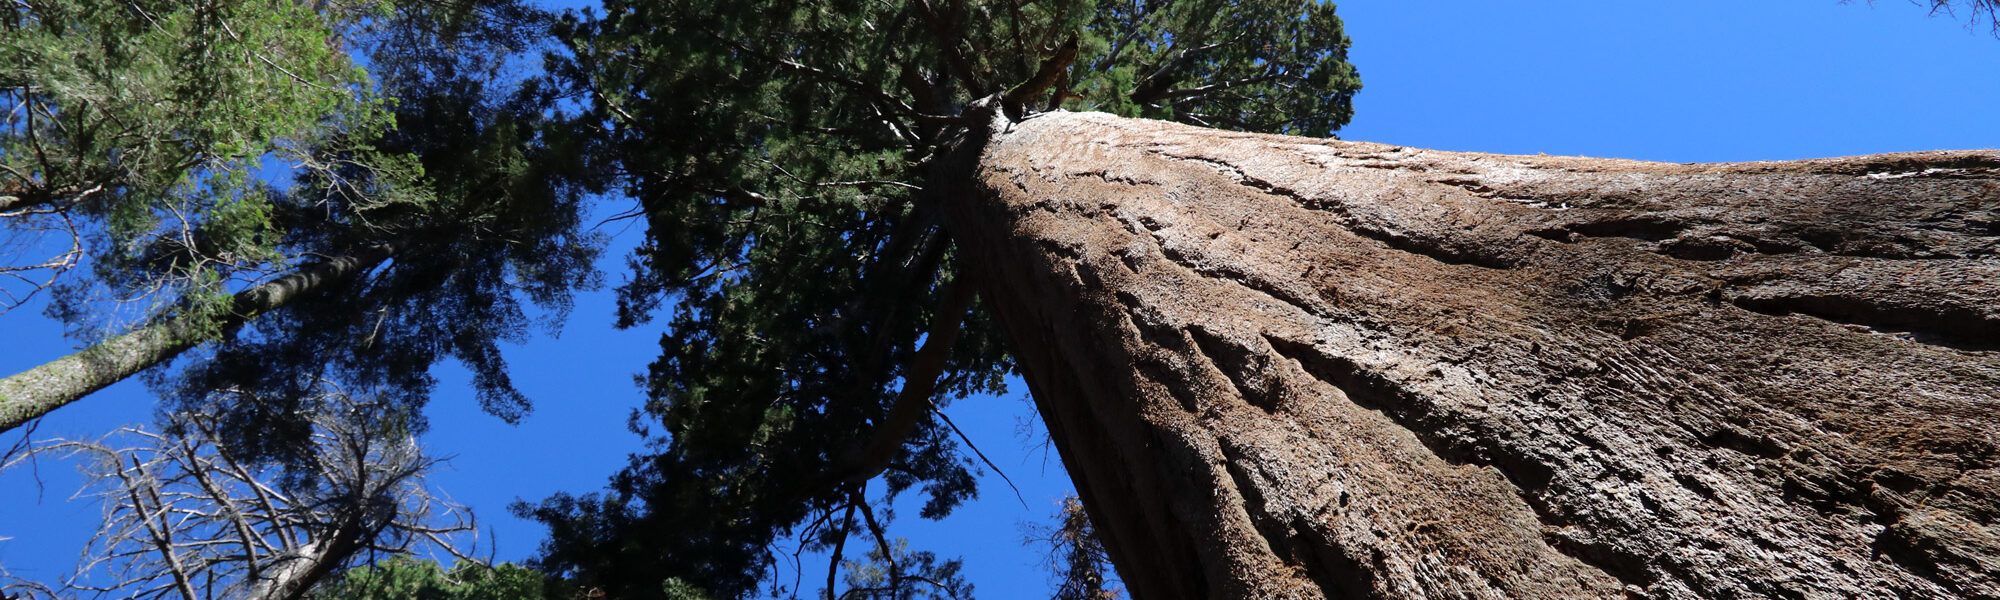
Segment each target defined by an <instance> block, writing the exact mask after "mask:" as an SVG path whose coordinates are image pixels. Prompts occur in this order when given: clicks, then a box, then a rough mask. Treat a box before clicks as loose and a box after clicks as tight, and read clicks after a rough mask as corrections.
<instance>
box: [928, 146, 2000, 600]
mask: <svg viewBox="0 0 2000 600" xmlns="http://www.w3.org/2000/svg"><path fill="white" fill-rule="evenodd" d="M977 182H978V184H979V188H978V190H977V193H974V194H972V195H971V196H972V197H971V198H967V199H966V201H965V202H963V203H961V204H958V205H956V206H954V211H955V213H954V214H953V215H952V229H953V233H954V235H955V236H956V237H957V239H958V240H960V243H961V245H962V247H963V248H964V249H965V250H966V252H967V254H968V255H969V257H970V258H971V260H972V264H973V266H974V268H977V269H979V270H981V271H983V274H984V281H985V282H987V289H985V290H984V294H985V298H986V299H987V302H988V303H989V305H990V306H991V307H992V308H993V309H994V310H995V311H996V314H997V316H998V318H999V319H1000V322H1001V323H1002V325H1003V326H1004V327H1005V330H1006V332H1007V335H1008V336H1009V337H1010V338H1011V341H1012V343H1013V348H1014V350H1015V352H1016V356H1017V357H1018V358H1019V360H1020V364H1021V367H1022V370H1023V372H1024V373H1025V376H1026V379H1027V382H1028V385H1029V387H1030V388H1031V390H1032V392H1033V394H1034V396H1035V399H1036V403H1037V405H1038V406H1039V407H1040V410H1041V412H1042V415H1043V417H1044V418H1045V419H1046V421H1047V425H1048V429H1049V433H1050V435H1051V436H1052V437H1053V438H1054V441H1055V444H1056V447H1057V448H1058V449H1060V451H1061V453H1062V456H1063V458H1064V461H1065V463H1066V464H1068V465H1069V468H1070V472H1071V474H1072V475H1073V477H1074V479H1075V481H1076V483H1077V486H1078V489H1079V491H1080V492H1081V494H1082V496H1083V498H1084V500H1085V502H1086V504H1087V506H1088V507H1089V509H1090V513H1091V515H1092V517H1093V519H1094V520H1095V521H1096V524H1097V526H1098V528H1099V531H1100V532H1101V533H1102V535H1104V537H1105V540H1104V541H1105V543H1106V546H1107V548H1108V549H1109V550H1110V552H1111V554H1112V556H1113V558H1114V560H1115V562H1116V563H1117V564H1118V566H1119V571H1120V573H1121V574H1122V575H1123V576H1124V578H1125V581H1126V584H1127V585H1128V587H1129V588H1130V590H1131V592H1132V593H1133V596H1134V597H1135V598H1139V599H1142V600H1154V599H1161V598H1279V597H1302V598H1310V597H1384V598H1553V597H1564V598H1568V597H1614V598H1615V597H1626V596H1634V597H1646V598H1731V597H1795V598H1898V597H1915V598H1924V597H1965V598H1996V597H2000V575H1996V574H2000V521H1996V520H1997V519H2000V351H1996V349H2000V301H1996V298H2000V214H1996V213H2000V153H1995V152H1934V153H1918V154H1898V155H1884V156H1870V157H1860V158H1846V159H1830V160H1814V161H1800V162H1784V163H1746V164H1726V165H1675V164H1661V163H1645V162H1634V161H1622V160H1602V159H1582V158H1562V157H1533V156H1499V155H1483V154H1461V153H1448V152H1436V151H1428V150H1416V149H1408V148H1398V147H1392V146H1384V145H1378V144H1365V143H1352V142H1340V141H1327V140H1312V139H1302V138H1288V137H1279V136H1263V135H1250V134H1237V133H1228V132H1220V131H1212V130H1204V129H1198V128H1193V127H1187V126H1181V125H1174V124H1168V123H1160V122H1152V121H1138V120H1128V119H1119V118H1116V117H1110V116H1106V115H1099V114H1075V113H1055V114H1048V115H1042V116H1037V117H1034V118H1030V119H1027V120H1025V121H1022V122H1019V123H1014V124H1011V125H1010V126H1008V127H1007V129H1006V130H1005V131H1000V132H996V133H994V135H993V138H992V140H991V141H990V142H989V143H988V145H987V147H986V149H985V154H984V155H983V156H982V158H981V161H980V165H979V171H978V174H977Z"/></svg>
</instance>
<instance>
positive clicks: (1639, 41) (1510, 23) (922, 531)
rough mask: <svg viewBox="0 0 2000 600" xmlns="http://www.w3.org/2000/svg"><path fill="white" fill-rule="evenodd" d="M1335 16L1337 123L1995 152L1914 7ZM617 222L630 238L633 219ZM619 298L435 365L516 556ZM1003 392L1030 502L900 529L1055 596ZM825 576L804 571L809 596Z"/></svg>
mask: <svg viewBox="0 0 2000 600" xmlns="http://www.w3.org/2000/svg"><path fill="white" fill-rule="evenodd" d="M1340 12H1341V14H1342V15H1343V16H1344V17H1345V18H1346V20H1347V28H1348V33H1349V35H1350V36H1351V37H1352V38H1353V39H1354V48H1353V51H1352V59H1353V62H1354V63H1355V64H1356V65H1357V66H1358V67H1359V68H1360V70H1361V74H1362V81H1363V82H1364V84H1365V85H1366V89H1364V90H1363V91H1362V93H1361V94H1360V96H1359V97H1358V98H1357V101H1356V102H1357V108H1356V117H1355V120H1354V123H1353V124H1352V125H1351V126H1349V127H1348V128H1347V129H1346V130H1344V131H1342V132H1341V135H1342V137H1344V138H1347V139H1355V140H1369V141H1378V142H1386V143H1394V144H1402V145H1410V146H1422V147H1431V148H1441V149H1449V150H1476V151H1484V152H1505V153H1527V154H1532V153H1538V152H1539V153H1548V154H1570V155H1590V156H1612V157H1624V158H1640V159H1650V160H1664V161H1677V162H1696V161H1701V162H1707V161H1737V160H1766V159H1792V158H1808V157H1821V156H1839V155H1852V154H1868V153H1877V152H1894V151H1908V150H1929V149H1942V148H1992V147H1996V146H2000V110H1995V107H1996V106H2000V40H1996V39H1994V38H1993V37H1992V36H1991V35H1990V34H1988V33H1987V32H1985V31H1984V30H1981V31H1977V32H1974V31H1968V29H1967V28H1966V27H1965V25H1964V23H1963V21H1962V20H1957V19H1953V18H1951V17H1948V16H1938V17H1930V16H1927V14H1926V13H1927V11H1926V10H1925V9H1924V8H1922V7H1919V6H1916V5H1914V4H1912V3H1909V2H1906V1H1904V0H1878V2H1876V3H1875V4H1874V5H1872V6H1871V5H1869V4H1867V3H1864V2H1850V3H1845V4H1843V3H1841V2H1838V1H1837V0H1760V1H1756V2H1746V1H1743V0H1726V1H1725V0H1701V1H1682V2H1672V3H1665V2H1648V3H1640V2H1605V1H1603V0H1562V1H1542V2H1506V3H1501V2H1490V1H1473V0H1433V1H1430V2H1418V3H1413V2H1407V1H1395V0H1352V1H1349V2H1342V3H1340ZM612 233H621V235H619V236H618V237H617V238H616V239H617V242H618V244H619V248H620V249H622V248H624V247H629V245H630V244H631V243H632V241H633V237H634V235H635V234H636V233H637V232H636V231H624V232H620V231H615V230H614V231H613V232H612ZM621 265H622V261H621V260H620V258H619V256H618V255H617V253H616V252H614V254H613V260H611V261H608V262H607V263H606V264H605V268H606V269H607V270H608V271H609V272H610V274H611V276H612V278H613V280H614V281H615V280H616V279H617V277H618V274H619V271H618V270H619V269H621V268H622V266H621ZM611 306H612V305H611V301H610V298H609V295H608V294H606V293H594V294H588V295H585V296H584V297H583V298H581V299H580V300H579V302H578V304H577V310H576V313H575V316H574V317H573V318H572V320H571V322H570V324H569V326H568V327H567V328H566V329H565V330H564V332H563V334H562V335H561V336H560V337H557V338H548V337H543V338H539V339H537V340H535V341H533V342H531V343H529V344H528V345H526V346H522V347H518V348H514V349H512V350H511V351H510V352H509V353H508V355H507V357H508V359H509V360H510V361H512V363H513V364H514V365H515V367H516V370H515V374H516V377H517V379H518V383H519V384H520V386H521V387H522V389H523V390H525V391H527V392H528V393H529V394H530V395H531V396H533V397H534V398H535V399H536V400H537V401H538V408H537V411H536V413H535V414H534V415H533V416H532V417H530V418H529V419H528V420H527V421H526V422H524V423H523V424H521V425H520V426H508V425H506V424H503V423H501V422H499V421H498V420H496V419H493V418H491V417H487V416H485V415H483V414H481V413H480V412H479V411H478V409H477V407H476V405H475V403H474V402H473V400H472V399H471V396H470V393H469V391H468V390H467V389H466V388H465V386H464V382H465V377H464V374H463V371H462V370H459V369H457V368H456V367H449V368H446V369H444V370H443V372H442V376H443V378H444V380H445V382H444V385H442V386H440V394H439V397H438V398H437V399H436V401H435V402H434V403H433V405H432V407H431V410H430V415H431V419H432V424H433V430H432V432H431V433H430V435H429V436H428V437H427V438H426V442H427V444H428V446H429V447H430V448H431V449H432V451H433V452H436V453H438V454H442V455H456V457H457V458H456V459H454V460H452V461H451V463H450V466H449V467H448V469H447V470H446V471H444V472H442V473H439V474H437V475H436V476H434V477H433V479H432V480H433V482H434V483H435V484H436V485H437V486H438V487H441V488H443V489H444V490H445V491H446V492H448V493H449V494H451V495H452V496H453V497H455V498H456V499H457V500H459V501H461V502H464V503H466V504H469V505H471V506H472V507H473V508H474V509H475V510H476V512H477V514H478V515H479V517H480V518H481V520H482V521H483V523H484V524H485V525H486V526H488V527H490V528H491V529H492V531H493V532H494V534H495V535H494V537H492V538H487V539H484V540H482V542H494V543H497V546H496V547H495V548H494V551H495V554H496V556H498V557H499V558H500V559H503V560H511V559H520V558H523V557H526V556H528V555H529V554H531V553H532V552H533V551H534V548H535V545H536V544H537V543H538V542H539V541H540V539H541V537H542V532H541V531H540V530H539V529H538V528H537V527H536V526H534V525H533V524H532V523H526V522H523V521H520V520H517V519H514V518H513V517H511V516H509V515H507V513H506V510H505V507H506V504H507V503H508V502H510V501H511V500H513V499H515V498H524V499H529V500H535V499H540V498H542V497H544V496H546V495H548V494H550V493H552V492H555V491H559V490H567V491H571V492H587V491H591V490H595V489H598V488H599V487H601V485H602V484H603V482H604V481H605V478H606V477H607V476H608V475H610V474H611V473H612V472H613V471H615V470H616V469H617V468H618V467H620V466H621V465H623V463H624V460H625V456H626V454H627V453H629V452H634V451H638V450H639V446H638V440H637V439H636V438H635V437H633V436H632V435H630V434H629V433H626V432H625V429H624V423H625V419H626V416H627V414H628V413H629V411H630V410H631V409H632V408H633V407H635V406H637V405H638V403H639V402H640V399H641V395H640V392H639V389H638V387H637V386H636V385H634V384H633V381H632V375H633V374H635V373H638V372H640V371H642V370H643V369H644V368H645V365H646V363H647V362H648V361H650V360H651V359H652V357H653V356H654V355H655V353H656V348H655V345H654V344H655V341H656V340H657V338H658V336H659V334H660V331H659V330H658V329H657V328H656V327H647V328H640V329H638V330H633V331H622V332H621V331H614V330H612V329H611V328H610V327H609V326H608V324H609V323H610V321H611V316H610V315H611ZM71 346H72V343H71V342H70V341H67V340H64V339H62V338H61V335H60V330H59V329H58V328H56V327H54V326H52V325H50V324H48V323H47V322H45V320H44V319H42V317H41V316H40V315H39V314H38V309H36V308H32V307H31V308H28V309H23V310H17V311H15V312H13V313H9V314H7V315H4V316H0V372H4V373H12V372H16V371H19V370H21V369H24V368H27V367H31V366H33V365H35V364H39V363H40V362H42V361H45V360H48V359H50V358H54V357H56V356H58V355H60V354H63V353H65V352H67V351H68V350H69V349H70V347H71ZM1016 389H1017V392H1016V394H1015V396H1014V397H1010V398H975V399H970V400H967V401H964V402H961V403H960V404H958V405H956V406H954V407H953V408H952V409H951V411H950V414H951V415H952V416H953V418H954V419H955V420H956V421H957V422H958V423H959V425H961V426H963V427H966V428H967V430H968V433H969V434H970V435H971V436H973V438H974V441H975V442H977V443H979V444H980V445H981V446H982V448H984V449H985V450H986V452H987V453H988V455H990V456H992V457H993V458H994V460H995V461H996V462H998V463H999V464H1000V465H1001V466H1002V467H1003V468H1005V469H1006V470H1007V472H1008V474H1009V475H1010V476H1012V477H1013V479H1014V481H1015V482H1016V483H1019V484H1021V486H1022V492H1023V495H1024V496H1025V497H1026V500H1027V504H1028V507H1027V508H1025V509H1024V508H1023V507H1022V506H1021V503H1020V502H1018V501H1016V500H1015V499H1014V496H1013V494H1012V493H1011V492H1010V491H1008V490H1007V489H1006V487H1005V486H1004V485H1002V484H1000V483H999V482H998V480H997V479H995V478H992V477H988V478H987V481H985V482H984V484H985V486H984V494H983V495H982V497H983V499H982V500H981V501H980V502H978V503H975V504H973V505H971V506H968V507H967V508H965V509H962V510H961V511H959V513H958V514H957V515H955V516H953V517H951V518H950V519H948V520H946V521H945V522H943V523H927V522H923V521H921V520H919V519H916V518H915V517H914V511H913V510H910V511H904V512H905V513H907V514H909V515H911V516H909V517H908V518H905V519H902V520H901V521H899V525H900V526H902V527H901V528H900V534H901V535H904V536H908V537H910V538H911V539H912V544H913V546H916V547H919V548H924V549H930V550H935V551H938V552H939V553H940V554H942V555H947V556H949V555H960V556H963V557H964V558H965V559H966V562H967V569H968V575H969V576H970V578H971V580H972V581H973V582H974V584H975V585H976V586H977V587H978V590H979V592H980V593H981V595H982V596H984V597H986V598H1034V597H1046V596H1045V594H1046V592H1047V589H1048V586H1047V581H1048V578H1047V574H1046V573H1045V572H1044V571H1041V570H1039V569H1038V568H1037V567H1036V566H1035V565H1036V563H1037V561H1039V559H1040V556H1039V555H1038V554H1036V553H1034V552H1031V551H1029V550H1027V549H1024V548H1022V547H1021V546H1020V544H1019V541H1020V538H1021V532H1020V527H1019V525H1020V524H1021V523H1023V522H1027V521H1031V520H1040V519H1044V518H1046V517H1047V516H1048V515H1049V514H1050V513H1051V512H1052V511H1053V510H1054V502H1055V501H1056V499H1058V498H1060V497H1061V496H1062V495H1063V494H1064V493H1065V492H1067V490H1068V487H1069V484H1068V482H1067V480H1066V476H1065V475H1064V473H1063V472H1062V470H1061V468H1060V467H1059V466H1058V465H1056V464H1055V463H1054V462H1053V461H1054V459H1053V457H1052V455H1048V454H1044V453H1043V452H1041V451H1039V450H1037V449H1035V448H1033V447H1031V446H1032V445H1033V443H1034V442H1033V441H1032V440H1029V439H1024V438H1023V437H1021V436H1019V435H1017V433H1016V432H1017V428H1018V427H1019V424H1020V423H1021V422H1022V420H1023V419H1027V418H1029V417H1031V415H1032V411H1031V409H1030V407H1029V406H1028V405H1027V404H1026V403H1025V402H1024V401H1023V399H1022V398H1021V397H1020V394H1021V393H1024V392H1025V389H1024V388H1022V387H1020V386H1016ZM150 417H151V401H150V400H149V398H148V397H147V395H146V394H145V390H144V389H143V388H142V387H141V386H138V385H137V384H131V383H128V384H123V385H120V386H118V387H116V388H113V389H112V390H108V391H106V392H103V393H100V394H98V395H96V396H94V397H91V398H89V399H87V400H85V401H83V402H82V403H80V404H78V405H76V406H72V407H69V408H65V409H63V410H61V411H58V412H57V413H55V415H54V416H52V417H50V418H49V419H47V420H46V421H45V422H44V424H43V425H42V427H41V430H40V434H41V435H43V436H54V435H60V436H70V437H94V436H96V435H99V434H101V433H103V432H105V431H108V430H110V429H111V428H113V427H115V426H117V425H120V424H124V423H137V422H146V421H148V420H150ZM13 440H14V438H13V436H7V437H5V438H0V444H5V443H11V442H12V441H13ZM72 471H73V468H72V467H71V466H69V465H62V464H56V463H47V462H44V463H43V464H42V465H41V468H40V470H39V473H40V476H41V479H42V481H43V482H44V483H45V484H46V490H45V491H43V492H42V493H40V494H37V490H36V486H35V485H34V478H33V477H32V475H33V473H32V472H30V471H28V470H16V471H13V472H9V473H5V474H0V537H12V538H14V539H12V540H6V541H0V566H4V567H6V568H7V569H9V570H11V571H13V572H14V573H15V574H17V575H24V576H32V577H38V578H44V579H53V578H54V577H55V576H56V575H58V574H60V573H61V572H63V571H65V570H66V569H67V568H68V567H69V566H70V565H71V564H73V562H74V559H75V556H76V552H77V551H78V549H79V548H80V547H81V544H82V542H83V540H84V539H85V537H86V536H87V535H88V533H89V531H90V528H91V527H92V526H93V525H94V524H95V520H96V516H97V509H96V508H95V507H94V506H90V505H87V504H83V503H76V502H65V501H64V500H65V499H66V498H68V497H69V495H70V494H71V493H72V492H74V491H75V489H76V485H77V483H78V482H77V480H76V478H75V477H74V476H73V475H72V474H71V473H72ZM782 565H783V560H782V559H781V566H782ZM823 568H824V565H815V564H808V565H807V571H806V575H805V578H804V579H805V582H806V588H807V589H808V590H811V589H813V588H812V585H813V584H812V583H811V582H813V581H815V580H823V577H824V571H823V570H822V569H823ZM815 574H817V575H815ZM785 576H786V579H787V583H789V578H790V577H789V576H790V573H789V571H786V573H785Z"/></svg>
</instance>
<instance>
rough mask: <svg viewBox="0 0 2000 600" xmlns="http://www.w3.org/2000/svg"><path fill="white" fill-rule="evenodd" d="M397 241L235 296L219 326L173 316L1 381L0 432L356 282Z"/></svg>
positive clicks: (393, 250)
mask: <svg viewBox="0 0 2000 600" xmlns="http://www.w3.org/2000/svg"><path fill="white" fill-rule="evenodd" d="M402 246H403V243H401V242H391V243H383V244H376V245H372V246H366V247H363V248H362V249H361V250H360V251H358V252H355V253H354V254H351V255H348V256H342V257H337V258H334V259H331V260H327V261H323V262H319V263H314V264H312V265H308V266H306V267H302V268H300V269H298V270H296V271H293V272H291V273H288V274H286V275H285V276H284V277H279V278H277V279H275V280H272V281H270V282H268V283H264V284H261V285H258V286H255V287H252V288H250V289H247V290H243V291H241V292H237V294H236V296H235V298H234V299H233V308H232V310H231V312H230V314H229V315H228V316H226V317H224V318H223V319H221V322H220V323H216V322H215V321H214V320H212V318H210V317H207V316H201V315H186V314H183V315H175V316H171V317H167V318H165V319H161V320H159V321H157V322H155V323H152V324H150V325H147V326H145V327H141V328H139V329H138V330H136V331H133V332H130V333H126V334H124V335H120V336H118V337H114V338H111V339H108V340H105V341H103V342H99V343H97V344H95V345H92V346H90V347H88V348H84V349H83V350H79V351H77V352H75V353H73V354H70V355H69V356H65V357H62V358H58V359H55V360H52V361H49V362H48V363H47V364H43V365H42V366H39V367H35V368H33V369H28V370H26V371H22V372H20V373H16V374H14V375H12V376H9V377H7V378H6V379H0V433H5V432H7V431H11V430H13V429H14V428H15V427H20V426H21V425H22V424H23V423H27V422H28V421H29V420H32V419H34V418H36V417H40V416H42V415H45V414H48V413H49V411H53V410H55V409H58V408H62V407H63V406H64V405H67V404H69V403H71V402H75V401H77V400H79V399H82V398H83V397H84V396H87V395H89V394H90V393H91V392H95V391H97V390H101V389H104V388H105V387H107V386H110V385H111V384H114V383H118V382H120V381H124V380H125V378H127V377H131V376H132V375H134V374H137V373H138V372H140V371H143V370H145V369H146V368H148V367H151V366H153V365H157V364H160V363H163V362H166V361H168V360H171V359H172V358H174V357H175V356H179V355H180V353H182V352H185V351H187V350H188V349H189V348H193V347H195V346H196V345H199V344H201V343H202V342H205V341H208V340H209V339H211V338H213V337H214V335H215V334H216V333H218V332H223V331H229V330H231V329H234V328H236V327H237V326H240V325H242V324H243V323H245V322H248V321H249V320H250V319H252V318H255V317H256V316H257V315H259V314H262V313H264V312H267V311H270V310H273V309H276V308H278V307H280V306H284V305H285V303H286V302H290V301H291V300H292V299H293V298H296V297H298V296H299V295H301V294H309V293H313V292H316V291H319V290H321V289H323V288H325V287H326V286H328V285H330V284H332V283H334V282H337V281H342V280H345V279H347V278H349V277H353V276H355V275H356V274H359V273H361V272H363V271H366V270H368V269H371V268H374V267H375V265H378V264H381V263H382V262H383V261H385V260H388V258H389V257H390V256H392V255H394V254H395V253H396V252H397V251H398V250H400V249H401V248H402Z"/></svg>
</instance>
